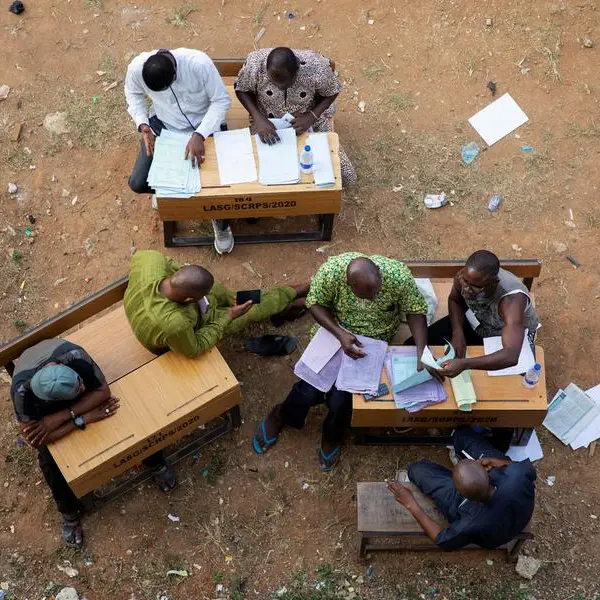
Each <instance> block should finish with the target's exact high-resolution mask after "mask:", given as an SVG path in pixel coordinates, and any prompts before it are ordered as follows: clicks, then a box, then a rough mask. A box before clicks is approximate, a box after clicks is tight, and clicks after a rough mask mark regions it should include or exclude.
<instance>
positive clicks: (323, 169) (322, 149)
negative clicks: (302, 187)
mask: <svg viewBox="0 0 600 600" xmlns="http://www.w3.org/2000/svg"><path fill="white" fill-rule="evenodd" d="M306 143H307V144H308V145H309V146H310V149H311V150H312V153H313V168H312V172H313V177H314V178H315V185H316V186H317V187H329V186H332V185H333V184H334V183H335V176H334V174H333V163H332V162H331V149H330V148H329V139H328V138H327V134H326V133H313V134H312V135H309V136H308V140H307V141H306Z"/></svg>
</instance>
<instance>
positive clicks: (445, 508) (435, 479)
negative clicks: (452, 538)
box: [408, 427, 508, 522]
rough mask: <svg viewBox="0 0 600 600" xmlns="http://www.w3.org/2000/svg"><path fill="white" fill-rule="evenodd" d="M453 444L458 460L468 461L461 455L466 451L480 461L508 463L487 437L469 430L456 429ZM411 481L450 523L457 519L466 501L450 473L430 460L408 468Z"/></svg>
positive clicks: (465, 428) (506, 458)
mask: <svg viewBox="0 0 600 600" xmlns="http://www.w3.org/2000/svg"><path fill="white" fill-rule="evenodd" d="M452 442H453V444H454V450H455V452H456V457H457V458H458V459H465V458H466V456H464V454H462V451H463V450H465V451H466V452H467V453H468V454H469V456H472V457H473V458H474V459H475V460H477V459H479V458H481V457H490V458H502V459H505V460H508V457H507V456H505V455H504V454H503V453H502V452H500V450H498V449H497V448H496V447H495V446H493V445H492V444H491V443H490V442H489V441H488V440H487V439H486V438H485V437H483V436H482V435H481V434H479V433H477V432H475V431H473V430H472V429H470V428H468V427H464V428H461V429H457V430H456V431H455V432H454V434H453V436H452ZM408 478H409V479H410V480H411V481H412V482H413V483H414V484H415V485H416V486H417V487H418V488H419V489H420V490H421V491H422V492H423V493H424V494H425V495H427V496H429V497H430V498H431V499H432V500H433V501H434V502H435V505H436V506H437V507H438V508H439V510H440V512H441V513H442V514H443V515H444V517H446V519H447V520H448V521H449V522H452V521H455V520H456V519H457V518H458V516H459V514H458V508H459V506H460V505H461V503H462V502H463V500H464V498H463V497H462V496H461V495H460V494H459V493H458V492H457V491H456V488H455V487H454V482H453V481H452V471H451V470H450V469H447V468H446V467H444V466H442V465H438V464H437V463H434V462H431V461H429V460H420V461H418V462H416V463H413V464H411V465H409V467H408Z"/></svg>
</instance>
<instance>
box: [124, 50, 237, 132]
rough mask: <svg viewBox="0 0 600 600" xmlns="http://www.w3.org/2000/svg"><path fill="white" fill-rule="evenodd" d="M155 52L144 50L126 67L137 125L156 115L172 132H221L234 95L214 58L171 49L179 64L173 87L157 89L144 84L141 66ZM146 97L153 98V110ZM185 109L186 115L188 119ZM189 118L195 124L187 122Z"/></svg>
mask: <svg viewBox="0 0 600 600" xmlns="http://www.w3.org/2000/svg"><path fill="white" fill-rule="evenodd" d="M156 52H157V51H156V50H153V51H151V52H142V53H141V54H139V55H138V56H136V57H135V58H134V59H133V60H132V61H131V63H130V64H129V67H128V69H127V76H126V77H125V98H126V99H127V112H129V114H130V115H131V118H132V119H133V120H134V122H135V125H136V127H137V128H138V129H139V127H140V125H143V124H146V125H148V120H149V116H152V115H154V114H155V115H156V116H157V117H158V118H159V119H160V120H161V121H162V122H163V123H164V125H165V126H166V128H167V129H170V130H172V131H180V132H184V133H193V131H196V132H197V133H199V134H200V135H202V136H203V137H204V138H207V137H208V136H209V135H211V134H212V133H214V132H215V131H219V129H220V126H221V123H223V122H224V121H225V114H226V113H227V111H228V110H229V106H230V104H231V98H230V97H229V94H228V93H227V90H226V89H225V85H224V84H223V80H222V79H221V76H220V75H219V72H218V71H217V68H216V67H215V65H214V63H213V61H212V60H211V59H210V58H209V57H208V56H207V55H206V54H204V52H200V51H199V50H190V49H188V48H177V49H176V50H171V51H170V52H171V54H172V55H173V56H174V57H175V61H176V63H177V77H176V79H175V81H174V82H173V84H172V85H171V87H170V88H167V89H166V90H164V91H162V92H154V91H153V90H151V89H149V88H148V86H147V85H146V84H145V83H144V79H143V77H142V67H143V66H144V63H145V62H146V60H148V58H149V57H150V56H152V55H153V54H156ZM146 97H148V98H150V100H151V101H152V106H151V107H150V112H148V107H147V105H146ZM176 98H177V100H178V101H179V106H180V107H181V109H180V108H179V106H178V105H177V100H176ZM182 111H183V113H185V115H187V119H186V118H185V116H184V115H183V114H182ZM188 119H189V120H190V122H191V123H192V125H193V127H191V126H190V124H189V123H188Z"/></svg>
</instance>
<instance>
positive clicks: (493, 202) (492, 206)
mask: <svg viewBox="0 0 600 600" xmlns="http://www.w3.org/2000/svg"><path fill="white" fill-rule="evenodd" d="M501 202H502V196H500V195H498V194H495V195H494V196H492V197H491V198H490V203H489V204H488V210H489V211H490V212H496V211H497V210H498V207H499V206H500V203H501Z"/></svg>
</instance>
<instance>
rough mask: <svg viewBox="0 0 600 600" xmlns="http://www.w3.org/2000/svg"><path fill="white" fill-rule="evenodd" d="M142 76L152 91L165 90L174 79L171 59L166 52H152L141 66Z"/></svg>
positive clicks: (173, 65)
mask: <svg viewBox="0 0 600 600" xmlns="http://www.w3.org/2000/svg"><path fill="white" fill-rule="evenodd" d="M142 78H143V79H144V83H145V84H146V85H147V86H148V87H149V88H150V89H151V90H152V91H153V92H162V91H163V90H166V89H167V88H168V87H169V86H170V85H171V84H172V83H173V80H174V79H175V64H174V61H173V59H172V58H171V57H170V56H169V55H168V54H167V53H166V52H160V53H156V54H153V55H152V56H151V57H150V58H149V59H148V60H146V62H145V63H144V66H143V67H142Z"/></svg>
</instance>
